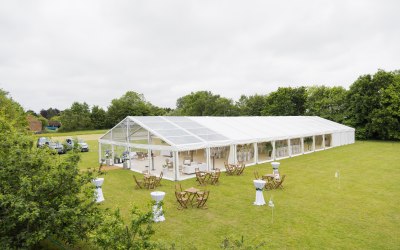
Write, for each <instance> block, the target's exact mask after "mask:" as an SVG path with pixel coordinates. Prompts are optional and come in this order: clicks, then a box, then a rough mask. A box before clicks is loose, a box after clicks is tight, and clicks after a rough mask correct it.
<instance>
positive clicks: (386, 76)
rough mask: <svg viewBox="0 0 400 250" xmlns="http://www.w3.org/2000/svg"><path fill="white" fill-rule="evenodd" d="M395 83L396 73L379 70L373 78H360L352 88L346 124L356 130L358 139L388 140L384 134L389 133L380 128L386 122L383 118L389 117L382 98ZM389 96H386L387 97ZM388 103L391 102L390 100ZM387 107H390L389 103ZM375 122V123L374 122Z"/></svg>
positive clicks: (348, 98)
mask: <svg viewBox="0 0 400 250" xmlns="http://www.w3.org/2000/svg"><path fill="white" fill-rule="evenodd" d="M394 81H395V73H393V72H385V71H383V70H379V71H378V72H377V73H375V75H373V76H371V75H363V76H360V77H359V78H358V79H357V80H356V81H355V82H354V83H353V84H352V85H351V86H350V90H349V91H348V94H347V97H346V104H347V119H346V121H345V122H346V124H348V125H350V126H352V127H354V128H355V129H356V137H357V138H358V139H383V138H386V136H385V135H384V134H385V133H386V134H387V132H383V131H382V128H379V126H381V125H383V124H384V123H383V122H384V120H386V119H383V117H387V114H386V111H385V110H384V105H383V103H382V98H383V93H384V92H385V90H386V89H387V88H388V87H389V86H390V85H392V84H393V83H394ZM394 88H395V87H394ZM387 94H388V93H387ZM389 96H390V95H389ZM389 96H388V95H386V97H389ZM388 102H390V98H389V99H388ZM385 105H386V106H388V105H389V103H386V104H385ZM373 120H374V122H372V121H373ZM387 121H389V120H387ZM378 124H380V125H378ZM382 136H383V137H382Z"/></svg>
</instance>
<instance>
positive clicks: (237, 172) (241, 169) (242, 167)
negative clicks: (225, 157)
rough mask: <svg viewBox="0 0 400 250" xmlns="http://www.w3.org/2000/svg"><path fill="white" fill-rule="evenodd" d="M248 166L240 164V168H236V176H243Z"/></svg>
mask: <svg viewBox="0 0 400 250" xmlns="http://www.w3.org/2000/svg"><path fill="white" fill-rule="evenodd" d="M245 167H246V165H245V164H244V163H242V164H240V165H239V166H237V167H236V174H237V175H241V174H243V171H244V168H245Z"/></svg>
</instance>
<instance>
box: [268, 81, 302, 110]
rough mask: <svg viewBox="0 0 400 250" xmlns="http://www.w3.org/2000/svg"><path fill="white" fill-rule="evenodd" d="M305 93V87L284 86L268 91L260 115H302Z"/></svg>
mask: <svg viewBox="0 0 400 250" xmlns="http://www.w3.org/2000/svg"><path fill="white" fill-rule="evenodd" d="M306 100H307V93H306V88H305V87H297V88H292V87H284V88H282V87H281V88H278V90H277V91H275V92H272V93H270V94H269V95H268V96H267V98H266V105H265V107H264V109H263V111H262V115H272V116H289V115H294V116H295V115H304V113H305V103H306Z"/></svg>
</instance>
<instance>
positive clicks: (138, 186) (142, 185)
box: [133, 175, 144, 189]
mask: <svg viewBox="0 0 400 250" xmlns="http://www.w3.org/2000/svg"><path fill="white" fill-rule="evenodd" d="M133 179H134V180H135V183H136V188H140V189H142V188H143V187H144V181H143V180H140V181H139V180H138V179H136V176H135V175H133Z"/></svg>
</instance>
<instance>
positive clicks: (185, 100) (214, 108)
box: [175, 91, 238, 116]
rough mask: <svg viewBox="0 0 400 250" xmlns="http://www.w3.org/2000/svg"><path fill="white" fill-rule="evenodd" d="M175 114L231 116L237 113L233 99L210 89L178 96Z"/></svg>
mask: <svg viewBox="0 0 400 250" xmlns="http://www.w3.org/2000/svg"><path fill="white" fill-rule="evenodd" d="M175 114H176V115H186V116H207V115H208V116H232V115H237V114H238V109H237V107H236V106H235V105H234V103H233V101H232V100H230V99H227V98H224V97H221V96H219V95H214V94H212V93H211V92H210V91H197V92H192V93H190V94H189V95H185V96H183V97H180V98H178V100H177V101H176V110H175Z"/></svg>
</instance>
